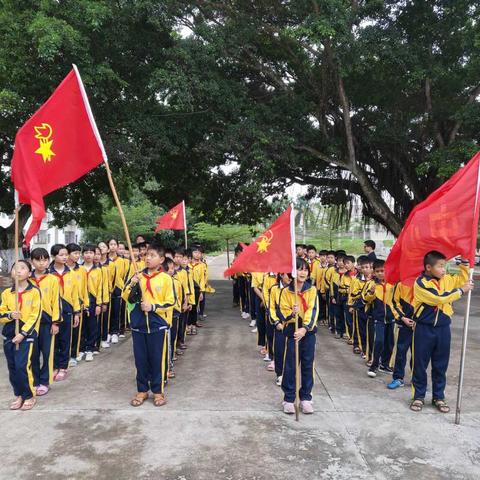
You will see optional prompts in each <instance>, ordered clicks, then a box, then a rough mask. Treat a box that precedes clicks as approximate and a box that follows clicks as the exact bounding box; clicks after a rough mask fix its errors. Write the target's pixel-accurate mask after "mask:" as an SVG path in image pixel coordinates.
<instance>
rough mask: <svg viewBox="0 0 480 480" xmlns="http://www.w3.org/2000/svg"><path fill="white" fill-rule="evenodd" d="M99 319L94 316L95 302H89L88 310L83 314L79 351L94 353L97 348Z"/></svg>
mask: <svg viewBox="0 0 480 480" xmlns="http://www.w3.org/2000/svg"><path fill="white" fill-rule="evenodd" d="M99 323H100V320H99V317H97V316H96V315H95V301H93V302H92V301H91V300H90V308H89V309H88V311H86V312H83V328H82V330H83V336H82V342H81V344H80V351H82V352H94V351H95V350H96V346H97V339H98V328H99Z"/></svg>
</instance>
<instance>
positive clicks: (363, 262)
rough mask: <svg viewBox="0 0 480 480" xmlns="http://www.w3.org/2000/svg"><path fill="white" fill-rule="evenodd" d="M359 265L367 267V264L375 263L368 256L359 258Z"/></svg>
mask: <svg viewBox="0 0 480 480" xmlns="http://www.w3.org/2000/svg"><path fill="white" fill-rule="evenodd" d="M357 263H358V264H359V265H361V266H362V265H366V264H367V263H370V264H371V263H373V261H372V260H371V259H370V258H368V257H367V256H366V255H361V256H360V257H358V260H357Z"/></svg>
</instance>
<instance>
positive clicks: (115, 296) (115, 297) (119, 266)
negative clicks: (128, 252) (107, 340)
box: [108, 256, 130, 335]
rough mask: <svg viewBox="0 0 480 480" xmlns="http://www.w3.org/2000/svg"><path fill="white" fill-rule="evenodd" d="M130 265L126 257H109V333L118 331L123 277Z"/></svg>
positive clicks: (123, 283)
mask: <svg viewBox="0 0 480 480" xmlns="http://www.w3.org/2000/svg"><path fill="white" fill-rule="evenodd" d="M129 267H130V265H129V262H128V260H127V259H126V258H122V257H119V256H116V257H115V258H110V271H111V270H112V269H113V271H114V276H113V282H112V297H111V303H110V328H109V332H108V333H109V334H110V335H118V334H119V333H120V317H121V313H122V302H121V299H122V291H123V289H124V287H125V278H126V276H127V274H128V269H129Z"/></svg>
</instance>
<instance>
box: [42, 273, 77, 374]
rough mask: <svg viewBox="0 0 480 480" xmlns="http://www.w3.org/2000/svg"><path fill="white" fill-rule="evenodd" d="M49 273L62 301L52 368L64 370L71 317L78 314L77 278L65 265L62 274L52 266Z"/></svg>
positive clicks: (68, 353)
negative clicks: (56, 285)
mask: <svg viewBox="0 0 480 480" xmlns="http://www.w3.org/2000/svg"><path fill="white" fill-rule="evenodd" d="M49 272H50V273H51V274H52V275H53V276H54V277H55V278H56V279H57V281H58V284H59V287H60V298H61V301H62V302H61V305H62V314H61V317H62V321H61V322H60V324H59V326H58V327H59V328H58V333H57V335H56V338H55V355H54V358H53V366H54V368H55V369H62V370H66V369H67V368H68V360H69V358H70V347H71V342H72V325H73V316H74V315H79V314H80V299H79V293H78V292H79V285H78V283H77V278H78V277H77V275H76V274H75V273H74V272H73V271H72V270H71V269H70V268H68V267H67V266H66V265H65V267H64V269H63V272H62V273H59V272H57V271H56V270H55V268H54V266H53V265H52V266H51V267H50V269H49Z"/></svg>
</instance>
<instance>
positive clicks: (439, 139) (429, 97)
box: [425, 78, 445, 148]
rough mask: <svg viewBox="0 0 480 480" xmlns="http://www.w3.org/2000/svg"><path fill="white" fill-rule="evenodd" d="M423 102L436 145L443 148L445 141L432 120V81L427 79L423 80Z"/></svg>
mask: <svg viewBox="0 0 480 480" xmlns="http://www.w3.org/2000/svg"><path fill="white" fill-rule="evenodd" d="M425 101H426V107H427V113H428V117H429V118H430V120H431V121H432V123H433V130H434V133H435V138H436V139H437V142H438V145H439V146H440V147H441V148H443V147H445V141H444V140H443V136H442V134H441V132H440V127H439V125H438V122H437V121H435V120H434V119H433V105H432V81H431V80H430V79H429V78H426V79H425Z"/></svg>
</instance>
